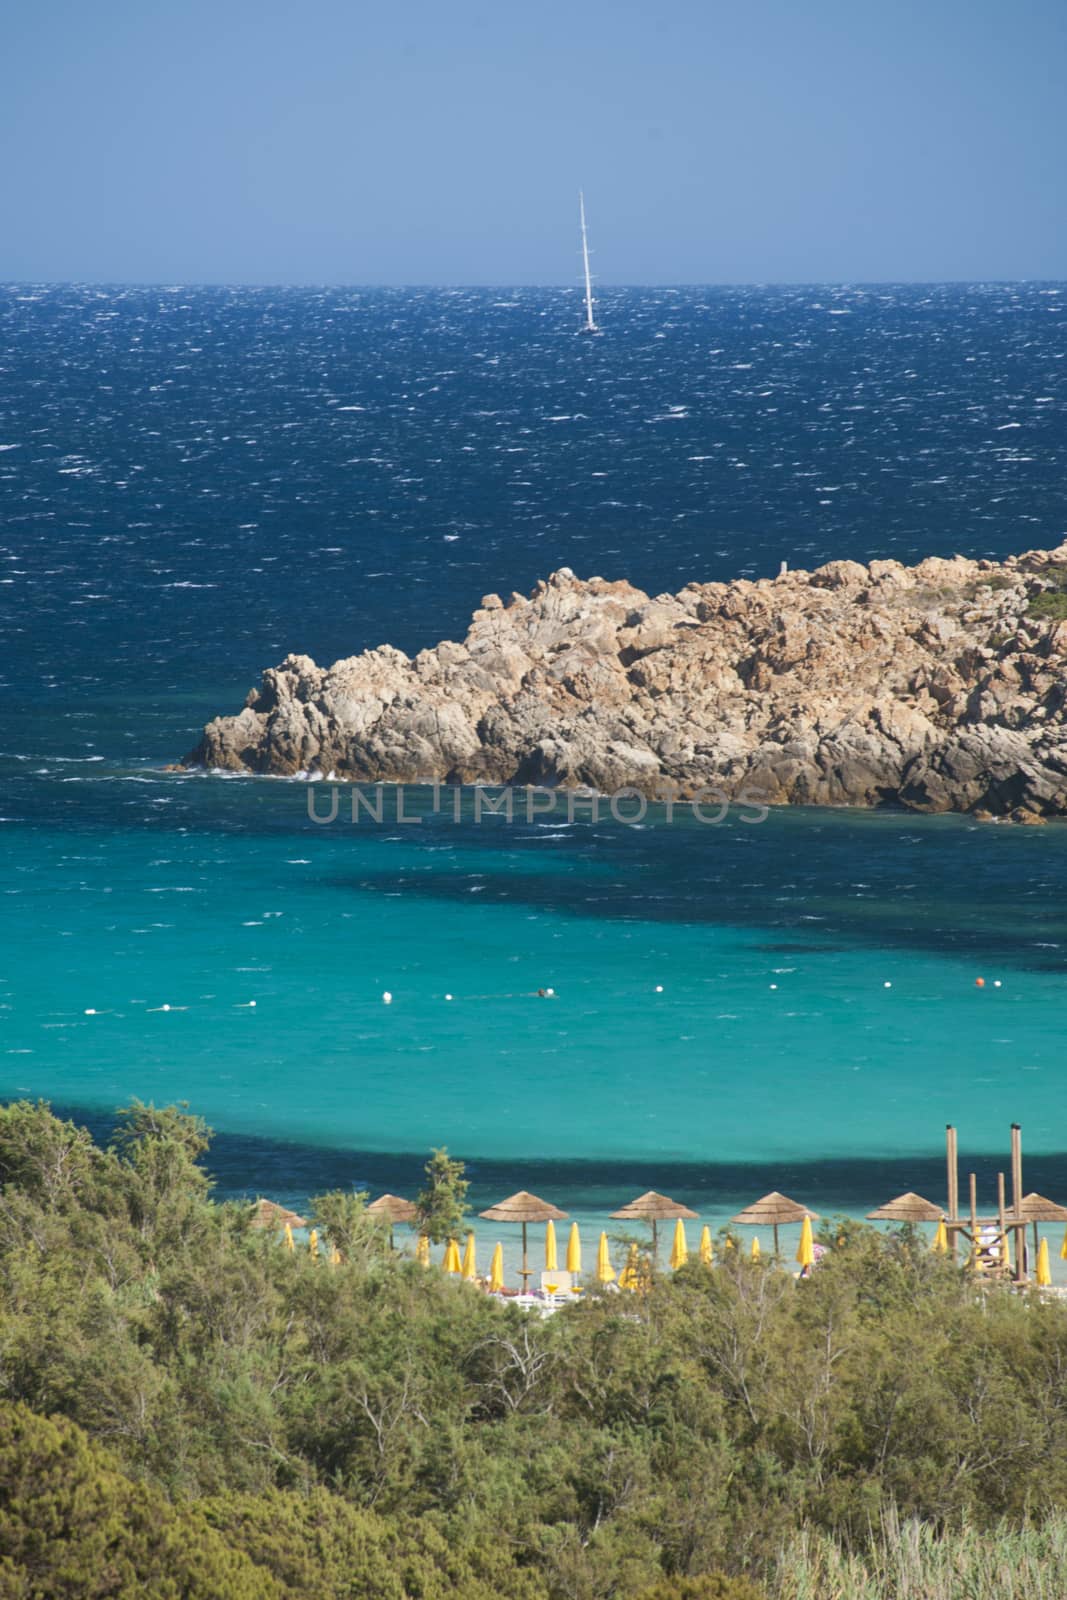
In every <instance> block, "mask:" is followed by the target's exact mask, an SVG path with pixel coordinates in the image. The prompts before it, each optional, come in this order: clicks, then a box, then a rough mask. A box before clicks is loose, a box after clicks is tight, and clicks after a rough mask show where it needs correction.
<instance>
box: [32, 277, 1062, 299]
mask: <svg viewBox="0 0 1067 1600" xmlns="http://www.w3.org/2000/svg"><path fill="white" fill-rule="evenodd" d="M1044 284H1055V285H1057V286H1061V285H1067V276H1064V277H1062V278H1050V277H1041V276H1033V277H1023V278H998V277H978V278H810V279H809V278H796V279H789V278H780V279H772V278H750V279H741V278H738V279H727V278H723V279H715V280H708V281H704V282H701V281H698V280H682V279H678V280H671V281H667V282H662V283H654V282H652V281H651V280H649V281H647V282H645V281H637V282H622V281H620V282H607V281H605V280H598V288H600V289H607V290H631V289H671V290H701V291H707V290H714V289H851V290H866V289H898V288H931V289H933V288H937V289H948V288H1016V287H1020V286H1024V285H1025V286H1031V287H1033V286H1038V285H1044ZM9 289H159V290H166V291H175V290H179V289H331V290H347V291H353V290H354V291H358V292H361V293H362V292H366V291H382V290H392V291H395V292H403V293H407V292H412V291H420V292H421V291H426V290H437V291H446V290H447V291H468V290H474V289H477V290H484V291H487V292H497V293H499V292H505V291H506V292H508V293H515V292H516V291H520V290H522V291H529V292H537V293H545V294H556V293H559V294H577V295H582V294H584V292H585V291H584V289H583V287H582V285H581V284H578V283H504V282H496V283H492V282H477V283H475V282H465V283H463V282H458V281H456V282H451V281H449V282H439V283H431V282H425V283H417V282H410V283H400V282H384V281H382V282H377V281H367V282H355V281H352V282H346V281H344V280H341V279H312V278H306V279H303V278H301V279H289V280H286V279H281V278H279V279H267V278H264V279H254V278H214V279H212V278H189V279H177V278H158V279H154V278H0V290H9Z"/></svg>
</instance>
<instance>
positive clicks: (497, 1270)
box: [489, 1244, 504, 1294]
mask: <svg viewBox="0 0 1067 1600" xmlns="http://www.w3.org/2000/svg"><path fill="white" fill-rule="evenodd" d="M503 1287H504V1246H503V1245H502V1244H498V1245H497V1246H496V1247H495V1248H494V1250H493V1259H492V1261H491V1262H490V1263H489V1293H490V1294H499V1293H500V1291H501V1290H502V1289H503Z"/></svg>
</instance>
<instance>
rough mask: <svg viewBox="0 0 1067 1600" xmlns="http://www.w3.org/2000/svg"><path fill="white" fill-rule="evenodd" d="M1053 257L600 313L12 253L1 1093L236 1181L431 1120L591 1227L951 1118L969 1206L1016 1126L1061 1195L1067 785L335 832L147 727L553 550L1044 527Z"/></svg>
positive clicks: (878, 544)
mask: <svg viewBox="0 0 1067 1600" xmlns="http://www.w3.org/2000/svg"><path fill="white" fill-rule="evenodd" d="M1058 293H1059V291H1058V290H1052V289H1049V288H1048V287H1047V286H1046V287H1045V288H1042V287H1041V286H1026V287H1021V288H1019V287H1016V288H1012V287H1004V288H1000V289H988V290H955V291H954V290H950V289H937V290H899V291H893V290H884V291H877V292H875V291H868V292H865V291H825V292H823V293H821V294H819V293H817V292H815V291H764V292H757V291H744V292H741V291H737V292H724V293H723V294H722V295H720V296H712V295H702V294H701V293H700V292H698V291H693V292H692V294H690V295H689V297H688V299H687V298H686V296H685V295H674V294H672V295H666V296H664V295H657V293H656V292H653V291H640V292H637V291H635V292H633V293H632V294H629V295H627V294H623V293H622V292H620V293H619V294H618V295H617V296H616V298H615V302H614V312H613V315H614V333H613V335H612V337H611V338H608V337H605V339H604V340H601V341H594V342H593V343H595V345H596V350H595V351H593V352H592V353H591V354H590V353H589V351H588V349H587V347H586V345H585V344H583V342H582V341H574V340H572V339H571V338H570V336H569V324H568V323H567V320H566V318H567V315H568V314H569V311H568V308H569V301H568V300H567V297H566V296H562V295H560V296H556V297H553V296H551V295H546V294H540V295H533V294H531V295H527V296H520V297H517V303H518V302H521V303H519V309H518V310H514V309H510V310H507V311H500V310H499V309H496V308H494V306H493V304H492V297H489V296H485V295H481V296H479V295H475V294H470V295H462V294H456V295H439V296H437V297H436V298H435V297H434V296H433V295H432V294H428V293H427V294H412V295H411V296H409V297H407V298H405V297H404V296H401V295H397V296H378V297H374V296H365V297H363V298H362V299H360V297H359V296H356V295H349V296H348V297H347V299H346V297H345V296H344V295H343V294H342V293H341V292H340V291H338V292H337V293H336V294H335V295H334V296H333V298H332V299H331V298H330V296H329V295H326V294H323V295H318V296H316V295H311V294H308V293H300V294H295V295H292V296H289V297H288V298H286V296H285V295H283V294H281V292H278V293H277V294H275V295H274V297H273V298H271V297H270V296H264V295H263V294H260V295H257V294H255V293H245V292H241V291H235V292H233V294H230V295H229V296H227V294H225V293H223V292H221V291H219V292H215V291H210V292H209V291H189V292H182V294H181V295H179V296H171V297H169V298H168V297H166V296H163V295H162V294H159V293H154V292H151V293H150V292H148V291H75V290H57V291H33V292H32V293H29V292H28V293H27V295H26V296H25V297H23V298H22V299H19V298H17V297H16V296H14V294H12V296H11V297H10V298H9V301H8V302H5V304H4V314H3V326H4V328H5V330H6V336H7V341H8V342H7V349H8V356H9V367H8V372H7V377H6V383H7V389H6V391H5V395H4V405H3V407H0V443H4V444H5V445H6V446H7V447H8V448H6V449H5V451H4V452H3V454H0V487H2V489H3V491H4V495H5V510H6V517H5V523H4V534H3V544H2V545H0V557H2V558H3V565H4V572H5V574H6V577H5V582H4V585H3V586H2V587H0V602H2V603H4V604H5V605H6V606H7V611H6V615H5V617H4V621H5V623H6V631H7V637H8V639H9V641H10V648H9V651H8V654H7V655H6V656H5V659H4V663H3V671H4V678H3V691H4V698H3V703H2V707H0V782H2V784H3V788H2V792H0V817H2V818H3V822H2V827H0V848H2V851H3V860H4V874H3V882H2V889H3V892H2V895H0V921H2V929H3V938H4V943H3V953H2V957H0V1093H3V1094H5V1095H13V1094H20V1095H21V1094H27V1095H35V1096H36V1095H42V1096H46V1097H49V1098H51V1099H53V1100H54V1101H55V1102H56V1103H57V1104H59V1105H61V1106H64V1107H67V1108H70V1110H71V1111H72V1112H73V1113H75V1114H78V1115H85V1116H88V1117H89V1118H90V1119H91V1120H93V1122H94V1125H95V1126H98V1127H100V1128H101V1129H103V1128H105V1127H106V1125H107V1119H108V1116H109V1114H110V1112H111V1111H112V1110H113V1108H114V1107H115V1106H116V1105H118V1104H121V1103H123V1102H125V1101H127V1100H128V1099H129V1098H130V1097H131V1096H134V1095H138V1096H140V1097H142V1098H144V1099H149V1098H151V1099H154V1100H156V1101H157V1102H158V1101H169V1100H175V1099H179V1100H185V1101H188V1102H189V1104H190V1105H191V1106H192V1107H193V1108H194V1109H195V1110H197V1111H199V1112H200V1113H202V1114H203V1115H204V1116H205V1117H206V1118H207V1119H208V1120H209V1122H211V1123H212V1125H213V1126H214V1127H215V1128H216V1129H217V1130H218V1139H217V1143H216V1146H215V1151H214V1154H213V1157H212V1159H213V1163H214V1167H215V1171H216V1174H217V1176H218V1178H219V1183H220V1187H221V1189H222V1191H223V1192H226V1193H230V1192H257V1191H265V1192H269V1193H272V1194H276V1195H278V1196H279V1198H287V1199H290V1200H293V1201H296V1202H297V1203H301V1202H302V1201H303V1200H304V1199H305V1198H306V1197H307V1195H309V1194H311V1193H314V1192H316V1191H318V1190H321V1189H323V1188H325V1187H328V1186H330V1185H332V1184H336V1183H340V1184H349V1183H357V1184H361V1185H362V1184H364V1183H365V1184H368V1185H369V1186H371V1187H372V1188H384V1187H389V1188H392V1189H395V1190H398V1191H399V1192H401V1193H411V1192H412V1191H413V1189H414V1187H415V1185H416V1183H417V1182H418V1178H419V1169H420V1166H421V1162H422V1160H423V1159H424V1158H425V1153H426V1151H427V1150H428V1148H429V1147H430V1146H431V1145H437V1144H441V1143H446V1144H447V1145H448V1146H449V1148H450V1149H451V1150H452V1151H453V1152H455V1153H456V1154H458V1155H462V1156H463V1157H465V1158H466V1159H467V1160H468V1161H470V1163H471V1167H472V1172H473V1176H474V1182H475V1189H474V1198H475V1200H476V1202H478V1203H479V1204H481V1203H483V1202H484V1203H486V1204H488V1203H489V1201H491V1200H492V1199H497V1198H500V1196H501V1195H502V1194H503V1193H507V1192H509V1191H510V1190H512V1189H515V1188H518V1187H520V1186H526V1187H532V1188H534V1189H539V1190H540V1191H542V1192H544V1193H546V1194H548V1195H549V1196H550V1197H551V1198H553V1199H555V1200H557V1202H559V1203H560V1204H562V1205H564V1206H565V1207H566V1208H567V1209H569V1210H572V1211H573V1212H574V1213H575V1214H577V1215H579V1216H581V1217H582V1218H583V1219H586V1220H588V1221H590V1222H593V1221H595V1222H596V1223H597V1225H598V1226H599V1225H600V1223H601V1222H602V1219H603V1214H604V1213H605V1212H606V1211H608V1210H610V1209H612V1208H613V1207H614V1206H615V1205H617V1204H619V1203H620V1202H622V1201H623V1200H625V1199H627V1198H630V1197H631V1196H632V1195H633V1194H634V1193H637V1192H639V1191H640V1190H643V1189H645V1188H648V1187H656V1188H659V1189H664V1190H667V1191H668V1192H672V1193H676V1194H678V1195H679V1197H681V1198H683V1199H686V1200H688V1201H689V1203H690V1204H693V1205H694V1206H696V1207H697V1208H699V1209H700V1210H701V1211H702V1214H703V1215H706V1216H708V1217H709V1218H710V1219H711V1220H713V1221H718V1220H720V1219H721V1218H723V1217H725V1216H727V1215H729V1214H730V1212H731V1211H732V1210H734V1209H737V1207H738V1206H740V1204H742V1203H744V1202H746V1201H748V1200H751V1199H753V1198H755V1196H756V1195H758V1194H759V1193H761V1192H763V1191H764V1190H766V1189H769V1188H771V1187H778V1188H782V1189H784V1190H786V1191H787V1192H791V1193H795V1194H796V1195H797V1197H798V1198H800V1199H803V1200H805V1201H807V1202H809V1203H810V1204H812V1205H814V1206H816V1207H817V1208H818V1209H819V1210H822V1211H830V1210H835V1209H846V1210H862V1209H866V1208H867V1206H869V1205H873V1204H875V1203H877V1202H879V1201H882V1200H884V1199H886V1198H888V1196H889V1195H890V1194H893V1193H896V1192H898V1191H899V1190H901V1189H905V1188H915V1189H918V1190H919V1191H920V1192H928V1193H930V1194H931V1197H932V1198H935V1199H936V1198H939V1197H940V1196H941V1195H942V1194H943V1171H942V1164H941V1157H940V1151H941V1148H942V1141H943V1133H944V1124H945V1123H946V1122H948V1121H952V1122H955V1123H957V1124H958V1126H959V1129H960V1141H961V1151H962V1152H963V1157H964V1162H965V1170H966V1166H967V1164H968V1163H969V1162H970V1163H973V1164H974V1165H975V1166H976V1168H977V1170H978V1171H979V1172H980V1174H981V1176H982V1183H983V1192H984V1193H985V1194H986V1195H987V1196H988V1200H989V1201H990V1202H991V1200H992V1194H993V1191H992V1187H991V1185H992V1182H993V1178H994V1174H995V1171H996V1169H997V1167H998V1166H1002V1165H1003V1164H1004V1158H1006V1154H1007V1141H1008V1125H1009V1123H1010V1122H1011V1121H1013V1120H1017V1121H1020V1122H1022V1124H1023V1128H1024V1141H1025V1148H1026V1152H1027V1187H1035V1188H1039V1189H1041V1190H1043V1191H1044V1192H1047V1193H1052V1194H1054V1195H1057V1194H1058V1195H1059V1197H1060V1198H1064V1197H1065V1196H1067V1157H1065V1155H1064V1152H1065V1151H1067V1127H1065V1112H1067V1095H1065V1090H1064V1084H1063V1068H1062V1058H1063V1050H1062V1041H1063V1035H1064V1021H1065V1015H1067V1013H1065V1007H1064V984H1065V974H1067V960H1065V951H1067V910H1065V906H1067V897H1065V890H1067V852H1065V849H1064V843H1065V838H1067V834H1065V831H1064V829H1063V827H1061V826H1052V827H1049V828H1046V829H1016V828H1007V827H982V826H979V825H977V824H974V823H973V822H970V821H968V820H967V819H963V818H916V817H910V816H902V815H892V814H878V815H873V814H863V813H850V812H831V813H827V812H790V813H778V814H772V815H771V816H770V817H769V818H768V819H767V820H766V822H764V823H762V824H760V825H758V826H751V825H746V824H744V823H742V822H741V821H739V820H738V819H736V818H734V819H731V820H730V821H728V822H727V823H726V824H724V825H723V826H722V827H719V828H709V827H705V826H701V825H699V824H698V823H696V822H695V821H693V820H692V819H691V818H688V817H687V816H686V815H685V814H681V815H679V814H677V813H676V815H675V817H674V819H673V821H671V822H668V821H667V820H666V819H665V818H664V817H663V816H662V815H657V814H655V813H650V814H649V816H648V818H647V819H646V821H645V823H644V824H643V825H642V826H641V827H639V828H630V827H626V826H622V825H620V824H617V823H614V822H611V821H602V822H600V823H598V824H595V825H594V824H592V823H590V822H588V821H583V820H577V821H576V822H575V823H574V824H573V825H566V823H565V821H564V820H563V818H562V816H557V817H553V818H548V819H545V820H544V821H541V822H538V823H534V824H528V823H526V822H524V821H521V820H520V821H516V822H515V823H514V824H513V825H510V826H509V825H507V824H506V823H505V822H504V821H502V820H496V821H494V820H491V819H486V820H483V822H482V823H481V825H478V826H476V825H475V824H474V821H473V819H472V818H471V816H470V799H469V797H466V798H465V799H464V802H463V804H464V808H465V810H464V814H463V817H462V819H461V821H460V822H459V823H458V824H457V823H455V822H453V821H452V820H451V818H450V816H449V815H440V814H438V815H434V814H433V812H432V810H431V809H430V795H429V791H423V792H421V793H419V794H417V795H411V796H409V804H410V806H411V809H413V810H414V811H415V812H416V813H417V814H419V815H420V816H421V818H422V820H421V821H420V822H419V823H418V824H417V825H413V826H403V825H398V824H396V823H395V822H392V823H386V824H385V825H383V826H380V827H378V826H372V825H371V824H370V823H368V822H363V823H361V824H360V825H359V826H358V827H352V826H351V825H346V824H345V823H343V822H338V823H337V824H335V825H333V826H331V827H319V826H316V825H315V824H314V823H312V822H310V821H309V820H308V817H307V811H306V799H307V793H306V789H305V788H304V787H303V786H301V785H299V784H293V783H283V782H273V781H269V780H247V781H246V780H240V779H237V780H222V779H211V778H206V777H199V776H198V777H181V776H177V775H167V774H163V773H161V772H160V771H159V767H160V766H161V764H162V763H163V762H165V761H168V760H173V759H175V758H176V757H178V756H180V755H181V754H182V753H184V751H186V750H187V749H188V748H190V746H191V745H192V744H193V743H194V742H195V738H196V735H197V732H198V729H199V726H200V724H201V723H202V722H203V720H204V719H205V718H206V717H207V716H208V715H210V714H212V713H213V712H215V711H217V710H224V709H233V708H235V707H236V706H237V705H238V704H239V703H240V699H241V697H242V696H243V694H244V692H245V690H246V689H247V687H248V685H249V683H251V682H252V681H253V680H254V678H255V676H256V675H257V673H258V671H259V670H260V669H261V667H262V666H264V665H266V664H267V663H269V662H271V661H273V660H275V659H277V658H279V657H280V656H281V655H282V654H283V653H284V652H285V651H286V650H287V649H289V648H297V649H307V650H309V651H310V652H311V653H313V654H315V655H316V656H317V657H318V658H319V659H322V660H327V659H330V658H331V657H332V656H334V655H337V654H340V653H349V652H351V651H352V650H354V649H358V648H362V647H363V646H365V645H368V644H374V643H378V642H380V641H381V640H383V639H390V640H392V641H394V642H397V643H398V644H400V645H402V646H403V647H405V648H409V649H414V648H418V647H419V646H420V645H422V644H425V643H432V642H434V641H435V640H436V639H438V638H440V637H443V636H446V635H449V634H452V635H454V634H456V633H457V632H458V631H461V629H462V626H463V621H464V619H465V617H466V615H467V614H468V613H469V610H470V608H471V606H472V605H473V604H475V603H476V602H477V600H478V598H479V596H480V595H481V594H482V593H483V592H485V591H486V590H489V589H499V590H502V591H504V592H507V590H508V589H509V588H511V587H513V586H515V587H524V588H525V587H528V586H529V584H530V583H531V582H532V581H533V579H534V578H535V577H537V576H538V575H540V574H541V573H543V572H545V571H547V570H550V568H551V566H553V565H557V564H560V563H561V562H563V561H568V562H569V563H570V564H571V565H574V566H576V567H578V568H579V569H580V570H581V571H583V572H591V571H601V572H604V573H606V574H607V575H609V576H614V575H617V574H621V573H625V574H626V575H628V576H630V577H632V578H634V579H635V580H636V581H639V582H642V583H645V584H647V585H648V586H649V587H651V588H652V589H656V588H662V587H668V586H670V587H678V586H680V585H681V584H682V583H684V582H686V581H688V580H689V579H691V578H693V577H709V578H710V577H724V576H729V575H731V574H734V573H736V572H740V571H749V572H764V571H774V570H776V569H777V561H778V559H780V558H781V557H785V558H787V559H789V560H790V561H791V562H796V563H800V562H805V563H807V564H814V563H815V562H816V561H818V560H822V559H826V558H828V557H829V556H831V555H835V556H856V557H860V558H868V557H870V556H873V555H897V556H900V557H901V558H906V559H911V558H914V557H917V556H920V555H922V554H925V553H928V552H930V551H944V552H946V553H948V552H950V551H951V550H952V549H953V548H961V549H965V550H966V551H967V552H968V553H970V554H984V553H990V554H997V553H1004V552H1006V551H1008V550H1011V549H1017V548H1020V547H1022V546H1024V545H1026V544H1041V543H1055V542H1058V540H1059V539H1060V538H1061V537H1062V523H1061V520H1060V519H1061V516H1062V503H1061V496H1060V485H1061V483H1062V459H1061V458H1062V453H1063V440H1064V432H1063V429H1062V406H1061V404H1060V395H1061V392H1062V385H1061V382H1060V378H1059V373H1060V367H1061V357H1062V338H1061V336H1060V335H1059V334H1058V331H1057V330H1058V329H1059V326H1060V324H1059V322H1058V321H1057V320H1056V317H1055V316H1054V314H1053V313H1054V309H1055V308H1056V307H1057V305H1058V300H1057V296H1058ZM153 294H154V298H153ZM761 294H762V298H761ZM830 299H832V300H833V302H834V306H835V309H837V310H840V311H844V312H846V315H844V316H840V317H836V318H835V319H833V320H832V321H830V320H828V319H827V317H826V314H825V306H826V304H828V303H829V300H830ZM342 314H343V315H342ZM472 329H475V330H477V333H478V341H479V342H476V343H472V337H471V333H472ZM578 346H581V350H579V349H578ZM583 352H584V353H583ZM265 375H266V376H265ZM772 396H773V398H772ZM1038 402H1041V403H1040V404H1038ZM672 407H673V408H678V409H672ZM1005 419H1007V420H1005ZM1009 425H1010V429H1011V431H1010V432H1005V431H1004V429H1005V428H1007V427H1009ZM1005 440H1008V441H1010V443H1005ZM634 529H640V530H641V531H640V534H635V533H634V532H633V530H634ZM858 530H862V531H858ZM318 798H319V800H320V805H321V804H322V803H323V802H324V799H325V795H324V792H323V790H322V787H321V786H320V789H319V796H318ZM979 976H981V977H983V978H984V979H985V984H984V986H983V987H981V988H979V987H977V986H976V984H975V979H976V977H979ZM886 985H889V987H886ZM998 985H999V986H998ZM547 987H551V988H553V989H554V990H555V991H556V994H555V997H554V998H552V999H538V998H537V997H536V991H537V990H538V989H539V988H547ZM657 987H659V988H661V990H662V992H657ZM385 990H388V991H390V992H391V993H392V995H393V997H394V999H393V1003H392V1004H391V1005H389V1006H386V1005H384V1004H383V1003H382V1000H381V996H382V993H383V991H385ZM446 994H451V995H452V996H453V998H452V999H451V1000H446V999H445V996H446ZM253 1001H254V1002H255V1004H254V1005H252V1003H251V1002H253ZM165 1006H166V1007H170V1009H169V1010H164V1009H163V1007H165Z"/></svg>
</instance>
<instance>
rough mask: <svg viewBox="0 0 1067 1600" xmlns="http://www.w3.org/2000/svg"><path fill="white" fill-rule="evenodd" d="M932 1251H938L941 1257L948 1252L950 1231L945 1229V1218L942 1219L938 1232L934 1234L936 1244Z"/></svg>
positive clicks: (934, 1243) (932, 1246)
mask: <svg viewBox="0 0 1067 1600" xmlns="http://www.w3.org/2000/svg"><path fill="white" fill-rule="evenodd" d="M930 1249H931V1250H936V1251H937V1253H938V1255H939V1256H943V1255H945V1254H946V1253H947V1251H948V1229H947V1228H946V1227H945V1219H944V1217H942V1218H941V1221H940V1222H939V1223H938V1225H937V1230H936V1232H935V1233H934V1242H933V1244H932V1245H931V1246H930Z"/></svg>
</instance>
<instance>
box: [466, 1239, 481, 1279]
mask: <svg viewBox="0 0 1067 1600" xmlns="http://www.w3.org/2000/svg"><path fill="white" fill-rule="evenodd" d="M462 1273H463V1277H464V1278H465V1279H466V1280H467V1282H468V1283H473V1282H474V1280H475V1278H476V1277H477V1276H478V1264H477V1262H476V1260H475V1255H474V1235H473V1233H468V1235H467V1242H466V1244H465V1245H464V1247H463V1269H462Z"/></svg>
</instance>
